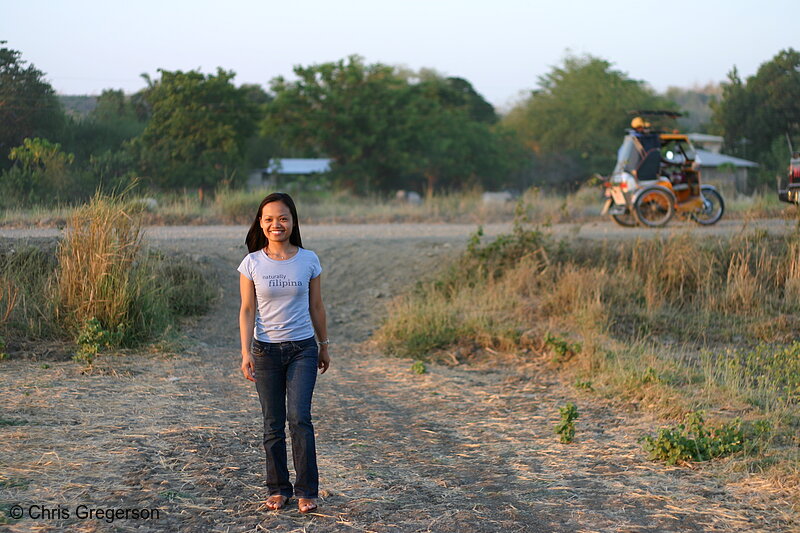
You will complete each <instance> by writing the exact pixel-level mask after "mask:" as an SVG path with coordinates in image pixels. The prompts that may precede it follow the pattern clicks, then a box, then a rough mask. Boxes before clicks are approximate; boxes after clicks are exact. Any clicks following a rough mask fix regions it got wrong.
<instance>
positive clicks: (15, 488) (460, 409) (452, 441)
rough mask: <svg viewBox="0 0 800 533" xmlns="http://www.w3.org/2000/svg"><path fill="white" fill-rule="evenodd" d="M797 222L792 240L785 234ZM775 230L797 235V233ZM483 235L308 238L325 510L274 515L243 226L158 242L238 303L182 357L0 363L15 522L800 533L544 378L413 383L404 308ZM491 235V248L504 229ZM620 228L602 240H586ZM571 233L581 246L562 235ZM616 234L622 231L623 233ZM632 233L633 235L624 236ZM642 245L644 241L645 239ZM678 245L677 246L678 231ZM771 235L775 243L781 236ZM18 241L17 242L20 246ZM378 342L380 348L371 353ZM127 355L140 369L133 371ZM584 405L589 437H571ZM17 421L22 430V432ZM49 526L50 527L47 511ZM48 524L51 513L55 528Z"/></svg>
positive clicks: (497, 375)
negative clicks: (399, 349) (326, 325)
mask: <svg viewBox="0 0 800 533" xmlns="http://www.w3.org/2000/svg"><path fill="white" fill-rule="evenodd" d="M781 224H783V223H782V222H781ZM777 228H778V229H776V230H775V231H783V229H782V227H781V225H780V224H777ZM473 229H474V228H472V227H467V226H457V225H441V226H425V225H375V226H329V227H308V228H303V238H304V242H305V244H306V246H307V247H308V248H310V249H313V250H315V251H317V252H318V254H319V255H320V257H321V259H322V263H323V267H324V269H325V274H324V278H323V290H324V295H325V300H326V304H327V307H328V310H329V321H330V324H331V337H332V339H333V340H334V342H335V344H333V345H332V350H331V353H332V356H333V366H332V368H331V370H330V371H329V372H328V373H326V374H325V375H324V376H321V377H320V379H319V381H318V387H317V390H316V393H315V400H314V416H315V425H316V429H317V433H318V453H319V463H320V471H321V476H322V477H321V486H322V489H323V498H322V499H321V501H320V508H319V512H317V513H315V514H313V515H310V516H304V515H300V514H299V513H298V512H297V511H296V508H295V507H294V506H292V507H291V508H290V509H287V510H284V511H281V512H270V511H267V510H265V508H264V507H263V501H264V499H265V498H266V495H267V494H266V492H265V490H264V486H263V450H262V448H261V445H260V442H261V421H260V412H259V408H258V400H257V395H256V393H255V390H254V387H253V386H252V384H251V383H250V382H248V381H246V380H244V379H243V378H242V376H241V374H240V372H239V369H238V366H239V358H240V357H239V355H238V351H239V349H238V332H237V320H236V319H237V306H238V293H237V291H238V288H237V277H236V271H235V268H236V266H237V265H238V263H239V261H240V260H241V258H242V256H243V255H244V253H245V250H244V248H243V245H242V240H243V237H244V229H243V228H237V227H210V228H199V227H192V228H154V229H151V230H150V231H149V237H150V240H151V242H152V243H153V245H154V246H156V247H158V248H160V249H163V250H164V251H165V252H167V253H170V252H171V251H181V252H183V253H188V254H189V255H190V256H192V257H194V258H195V259H196V260H198V261H200V262H203V263H206V264H207V265H208V266H209V268H210V269H211V270H212V271H213V272H215V275H216V276H217V282H218V286H219V291H220V298H219V300H218V301H217V303H216V305H215V306H214V308H213V310H212V311H211V312H210V313H209V314H208V315H206V316H204V317H201V318H199V319H197V320H196V321H194V322H193V323H190V324H187V325H186V327H185V329H184V331H183V333H184V334H185V339H184V340H183V341H181V342H180V343H173V344H172V345H167V346H165V347H163V349H165V350H166V351H167V352H169V353H168V354H167V355H164V354H163V353H161V352H154V353H142V354H136V355H135V356H134V355H131V356H128V357H114V356H108V357H105V358H104V359H102V360H101V362H100V363H99V365H98V367H99V368H98V371H97V372H95V373H93V374H92V375H84V374H82V373H81V372H80V368H79V367H78V366H77V365H76V364H75V363H72V362H48V363H47V364H48V365H49V367H48V368H43V367H42V365H41V363H40V362H37V361H30V360H21V359H11V360H9V361H3V362H2V363H1V364H0V419H2V420H4V421H6V423H4V424H0V442H2V455H0V506H2V507H3V508H4V509H6V510H8V509H10V506H11V505H13V504H16V503H19V504H20V505H22V506H23V508H25V510H26V512H27V511H29V510H30V509H29V508H30V506H32V505H44V506H46V507H47V508H48V509H56V508H58V506H59V505H60V506H61V507H62V508H64V509H67V510H68V511H70V512H71V514H70V517H69V518H66V517H63V516H62V517H61V519H59V517H58V516H56V517H55V518H50V519H31V518H24V519H22V520H19V521H10V522H8V523H5V524H3V523H0V529H2V528H6V529H7V530H9V531H62V530H64V529H65V528H68V529H70V530H73V531H106V530H114V531H134V530H135V531H186V532H190V531H191V532H195V531H219V532H228V531H231V532H234V531H254V532H255V531H326V532H327V531H342V532H350V531H376V532H412V531H414V532H416V531H432V532H450V531H452V532H461V533H465V532H473V531H475V532H482V531H486V532H488V531H512V532H513V531H532V532H538V531H541V532H547V531H558V532H561V531H563V532H567V531H569V532H575V531H615V532H616V531H626V532H633V531H654V532H655V531H659V532H663V531H734V530H735V531H782V530H786V531H788V530H789V529H790V528H791V527H792V526H791V525H789V523H788V522H787V521H785V519H784V518H785V517H781V515H780V514H779V512H778V511H777V510H775V509H771V508H770V506H769V502H768V501H767V502H763V501H761V500H759V499H758V497H757V493H756V492H757V491H755V490H754V488H753V487H752V486H746V485H739V486H731V485H724V484H723V483H721V482H719V481H715V480H714V479H712V478H711V476H710V475H709V472H707V471H705V470H704V468H713V466H711V467H708V466H706V467H701V468H699V469H697V470H689V469H685V468H668V467H664V466H663V465H660V464H655V463H650V462H648V461H646V458H645V456H644V454H643V452H642V451H641V448H640V446H639V444H637V442H636V440H637V438H638V437H639V436H641V435H642V434H644V433H649V432H652V431H653V430H654V428H656V427H658V423H657V422H656V421H655V420H653V419H652V418H651V417H649V416H648V415H645V414H641V413H631V412H625V411H622V410H620V409H618V408H615V407H614V406H612V405H609V404H606V403H604V402H602V401H600V400H598V399H597V398H594V397H592V396H591V395H588V394H586V393H580V392H577V391H576V390H575V389H574V388H573V387H570V386H569V385H567V384H564V383H561V382H560V381H559V380H558V379H557V378H556V377H555V376H553V375H550V374H548V373H545V372H541V373H540V372H536V371H531V369H525V370H520V369H511V368H503V367H500V366H496V367H488V366H485V367H465V366H457V367H446V366H438V365H430V366H429V371H428V373H426V374H424V375H416V374H414V373H412V372H411V371H410V366H411V361H409V360H404V359H397V358H393V357H387V356H385V355H383V354H381V353H380V352H379V351H378V350H377V349H375V348H374V347H373V346H372V345H371V343H370V342H368V340H367V339H368V337H369V333H370V331H372V329H373V328H374V327H375V326H376V324H377V323H378V321H379V320H380V318H381V317H382V316H383V314H384V302H386V301H387V300H388V299H389V298H390V297H391V296H392V295H393V294H395V293H397V292H398V291H399V290H401V289H403V288H404V287H407V286H409V285H410V284H412V283H414V282H415V281H416V280H417V279H419V278H420V277H424V276H425V275H426V274H428V273H429V272H431V271H432V270H433V269H435V268H436V266H437V265H439V264H440V263H441V262H442V261H443V260H445V259H446V258H447V257H448V256H451V255H452V254H454V253H457V252H458V251H459V250H460V249H461V248H462V247H463V245H464V243H465V241H466V237H467V236H468V234H469V233H470V232H471V231H473ZM504 229H506V228H504V227H502V226H491V227H488V228H487V233H488V234H493V233H496V232H498V231H503V230H504ZM589 230H593V231H599V232H602V231H605V226H603V225H600V226H597V227H595V228H594V229H592V228H587V229H584V228H583V227H579V229H578V230H577V231H576V230H574V229H571V228H567V229H565V230H563V231H566V232H567V234H576V233H577V234H581V233H582V232H584V231H589ZM558 231H562V230H560V229H559V230H558ZM609 231H610V230H609ZM614 231H616V230H614ZM634 231H635V230H634ZM667 231H672V230H667ZM770 231H773V229H772V228H770ZM8 233H9V232H8V231H3V232H0V237H2V236H10V235H8ZM365 341H366V342H365ZM123 355H124V354H123ZM567 401H575V402H576V403H577V404H578V406H579V409H580V412H581V418H580V419H579V420H578V438H577V441H576V442H575V443H574V444H572V445H562V444H560V443H559V442H558V439H557V437H556V435H554V434H553V427H554V425H555V423H556V421H557V419H558V410H557V407H558V406H560V405H563V404H564V403H565V402H567ZM9 421H14V423H13V424H11V423H9ZM79 504H84V505H87V506H89V507H93V508H103V509H106V508H115V509H124V508H137V509H142V508H148V509H158V510H159V517H158V518H157V519H149V520H135V519H119V520H115V521H114V522H113V523H108V522H107V521H106V520H97V519H80V518H78V517H76V516H75V512H74V511H75V509H76V506H77V505H79ZM35 511H36V510H35ZM40 511H41V510H38V511H36V512H38V513H39V514H41V512H40Z"/></svg>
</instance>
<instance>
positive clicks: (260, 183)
mask: <svg viewBox="0 0 800 533" xmlns="http://www.w3.org/2000/svg"><path fill="white" fill-rule="evenodd" d="M331 161H332V160H331V159H292V158H273V159H270V160H269V162H268V163H267V166H266V168H257V169H255V170H253V171H252V172H251V173H250V176H249V178H248V180H247V186H248V188H250V189H261V188H264V187H269V188H277V187H285V186H286V185H288V184H290V183H292V182H293V181H296V180H297V179H298V178H301V177H307V176H311V175H313V174H323V173H325V172H329V171H330V170H331Z"/></svg>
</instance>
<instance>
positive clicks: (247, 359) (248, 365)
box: [239, 273, 256, 381]
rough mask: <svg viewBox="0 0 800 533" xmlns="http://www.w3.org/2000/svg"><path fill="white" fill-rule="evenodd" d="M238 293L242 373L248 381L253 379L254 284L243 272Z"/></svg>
mask: <svg viewBox="0 0 800 533" xmlns="http://www.w3.org/2000/svg"><path fill="white" fill-rule="evenodd" d="M239 293H240V294H241V298H242V305H241V307H240V308H239V337H240V339H241V342H242V374H244V377H245V378H247V379H249V380H250V381H255V380H256V379H255V376H254V374H255V370H256V369H255V361H253V355H252V354H251V353H250V345H251V344H252V343H253V325H254V324H255V320H256V286H255V284H254V283H253V281H252V280H249V279H247V278H246V277H245V276H244V274H241V273H240V274H239Z"/></svg>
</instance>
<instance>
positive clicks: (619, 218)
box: [611, 211, 636, 228]
mask: <svg viewBox="0 0 800 533" xmlns="http://www.w3.org/2000/svg"><path fill="white" fill-rule="evenodd" d="M611 220H613V221H614V222H616V223H617V224H619V225H620V226H622V227H625V228H633V227H634V226H636V217H634V216H633V215H632V214H631V212H630V211H625V214H624V215H611Z"/></svg>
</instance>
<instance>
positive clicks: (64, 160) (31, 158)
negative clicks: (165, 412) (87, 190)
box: [0, 137, 75, 205]
mask: <svg viewBox="0 0 800 533" xmlns="http://www.w3.org/2000/svg"><path fill="white" fill-rule="evenodd" d="M8 157H9V159H10V160H11V161H13V162H15V165H14V167H12V168H10V169H9V170H7V171H5V172H4V173H3V175H2V178H0V191H2V195H1V196H2V199H3V203H4V204H6V205H9V204H11V203H18V204H25V205H29V204H33V203H48V204H51V205H52V204H53V203H58V202H59V201H65V200H67V199H70V198H71V196H72V194H73V191H72V189H73V185H74V182H73V178H74V176H73V174H72V173H71V172H70V168H69V167H70V166H71V165H72V163H73V161H74V160H75V156H74V155H73V154H70V153H66V152H64V151H63V150H62V149H61V145H60V144H58V143H52V142H50V141H48V140H47V139H40V138H38V137H37V138H33V139H25V140H24V141H23V143H22V144H21V145H20V146H17V147H15V148H12V149H11V151H10V153H9V156H8Z"/></svg>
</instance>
